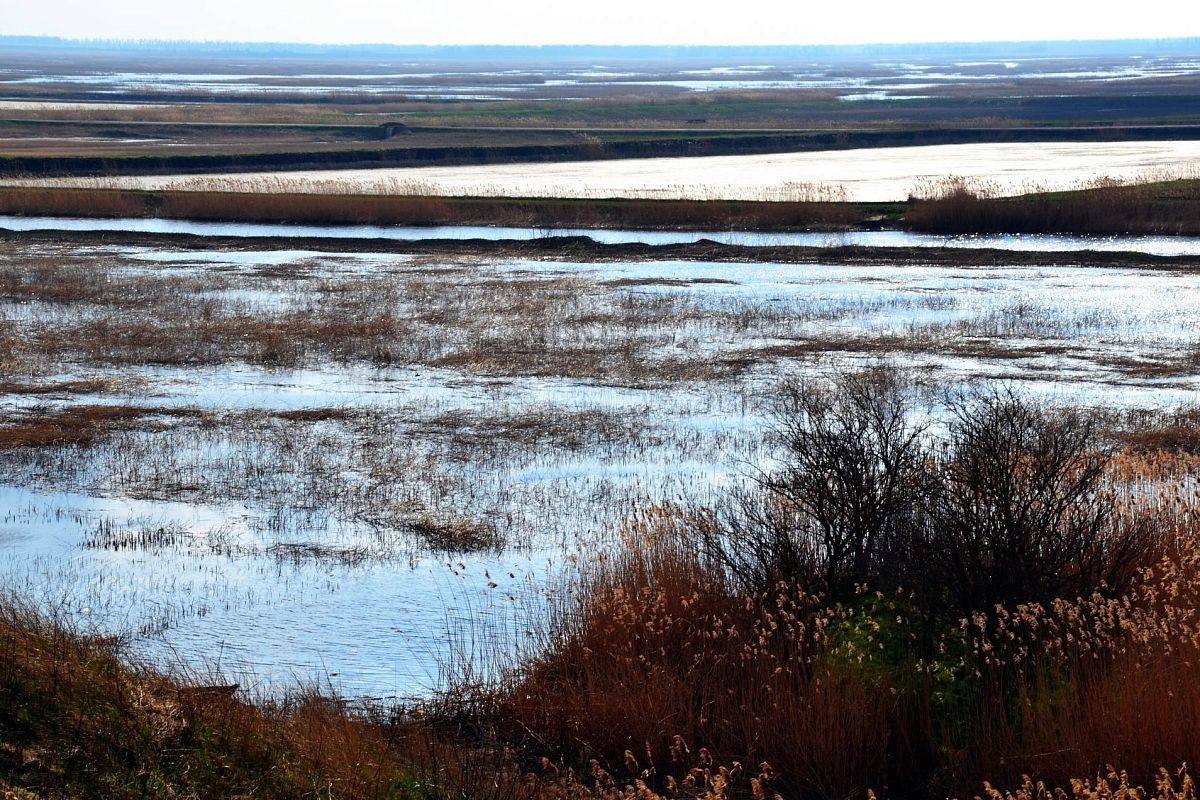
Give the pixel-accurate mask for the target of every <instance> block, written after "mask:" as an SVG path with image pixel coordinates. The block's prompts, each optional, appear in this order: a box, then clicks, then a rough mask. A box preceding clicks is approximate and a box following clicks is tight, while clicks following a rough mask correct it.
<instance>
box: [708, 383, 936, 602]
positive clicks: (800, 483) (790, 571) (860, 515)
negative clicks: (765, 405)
mask: <svg viewBox="0 0 1200 800" xmlns="http://www.w3.org/2000/svg"><path fill="white" fill-rule="evenodd" d="M913 406H914V403H913V387H912V385H911V383H910V382H908V381H907V380H906V379H905V378H904V377H902V376H901V375H900V374H899V373H897V372H896V371H895V370H892V369H888V368H886V367H876V368H872V369H868V370H866V371H863V372H856V373H851V374H849V375H846V376H843V377H841V378H839V379H838V380H836V381H834V382H833V383H832V384H828V383H826V384H822V383H818V382H815V381H807V380H806V381H793V382H789V383H787V384H785V385H784V386H783V389H782V392H781V397H780V399H779V402H778V406H777V408H776V412H775V421H776V423H775V431H774V433H775V435H776V436H777V437H778V439H779V440H780V444H781V445H782V448H783V451H784V452H783V465H782V466H781V467H780V468H779V469H777V470H775V471H774V472H770V473H765V474H761V475H759V476H757V477H756V479H755V482H756V484H757V486H756V488H757V490H758V494H757V495H755V496H744V497H742V498H740V500H739V503H738V507H739V512H740V513H738V514H737V515H736V516H735V517H734V519H733V521H732V524H731V527H730V529H729V530H728V531H725V532H723V533H721V534H720V535H719V538H718V539H711V538H710V541H708V542H707V543H706V550H707V551H708V552H710V553H713V554H715V555H716V556H717V557H718V558H719V559H720V560H721V561H723V562H724V563H725V564H726V565H728V566H729V567H730V568H731V571H732V573H733V574H734V575H735V576H736V577H737V579H738V581H739V582H740V583H741V584H743V585H744V586H746V588H751V589H757V590H761V589H763V588H766V587H769V586H773V585H775V584H776V583H778V582H779V581H785V582H788V583H793V584H794V583H797V582H799V583H802V584H808V583H810V582H812V581H813V580H816V581H817V582H819V583H820V584H821V585H823V586H824V587H826V588H827V589H835V588H837V587H839V586H842V587H845V586H848V585H850V584H853V583H854V582H859V581H871V580H874V579H876V578H879V577H881V576H882V575H884V574H886V573H887V572H888V571H889V569H891V567H889V565H887V564H886V563H885V560H886V559H885V558H884V556H885V554H886V553H887V552H888V551H889V550H890V549H892V548H893V547H894V546H895V545H894V543H893V540H895V539H896V538H897V537H898V536H900V535H901V534H902V531H903V530H905V529H906V528H908V527H909V526H911V524H912V516H913V509H914V508H915V504H916V501H917V498H918V494H919V493H920V491H921V488H922V484H923V475H922V470H923V461H924V446H925V445H924V430H925V429H924V427H923V426H922V425H920V424H917V423H914V422H913V421H912V418H913V415H912V411H913Z"/></svg>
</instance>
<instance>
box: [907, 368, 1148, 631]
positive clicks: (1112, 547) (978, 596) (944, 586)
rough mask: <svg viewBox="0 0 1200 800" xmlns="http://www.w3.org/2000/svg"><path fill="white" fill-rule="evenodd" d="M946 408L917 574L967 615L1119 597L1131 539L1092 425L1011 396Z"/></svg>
mask: <svg viewBox="0 0 1200 800" xmlns="http://www.w3.org/2000/svg"><path fill="white" fill-rule="evenodd" d="M949 410H950V414H951V421H950V431H949V436H948V438H947V440H946V441H945V443H944V444H943V447H942V452H941V453H940V454H938V455H937V456H936V457H935V458H933V459H931V460H930V466H929V471H930V476H929V477H930V478H931V480H929V481H928V489H927V493H926V494H925V495H924V497H923V500H922V504H921V505H922V511H923V517H924V519H923V521H922V525H921V526H920V527H919V528H918V529H917V530H916V531H915V533H916V536H915V537H914V541H913V542H912V544H911V545H910V550H909V554H910V555H911V557H912V570H913V572H914V576H915V577H921V576H923V577H924V580H925V583H926V585H927V586H929V587H930V589H931V590H934V589H940V590H941V591H945V592H948V593H950V594H951V595H953V597H954V599H955V600H956V602H957V605H958V608H959V609H960V610H962V612H963V613H969V612H971V611H974V610H979V609H992V608H995V607H996V606H997V605H998V604H1010V603H1028V602H1036V603H1047V604H1048V603H1050V602H1052V601H1053V600H1054V599H1055V598H1058V597H1077V596H1083V597H1086V596H1090V595H1091V594H1092V593H1093V592H1094V591H1096V590H1098V589H1100V588H1102V587H1105V586H1108V587H1110V588H1112V589H1113V590H1118V591H1119V589H1120V588H1121V585H1122V584H1123V583H1124V581H1125V580H1126V579H1127V577H1128V575H1129V572H1130V567H1131V565H1132V563H1133V561H1134V558H1135V556H1136V553H1135V552H1134V544H1135V542H1136V537H1133V536H1126V535H1125V534H1126V533H1128V532H1129V531H1127V530H1123V529H1122V528H1121V527H1120V526H1119V525H1118V524H1117V514H1116V507H1115V498H1114V496H1113V494H1112V493H1111V492H1110V491H1108V488H1107V486H1106V483H1105V472H1106V468H1107V465H1108V461H1109V458H1110V456H1111V452H1110V451H1109V449H1108V448H1107V447H1105V446H1104V445H1103V444H1102V442H1101V440H1100V436H1099V426H1098V420H1097V417H1096V416H1095V415H1093V414H1088V413H1084V412H1078V411H1071V410H1057V411H1051V410H1049V409H1047V408H1045V407H1043V406H1042V405H1040V404H1039V403H1037V402H1035V401H1032V400H1029V399H1026V398H1021V397H1018V396H1017V395H1016V394H1014V393H1012V392H1011V391H990V392H985V393H981V394H968V395H965V396H960V397H958V398H955V399H953V400H951V402H950V403H949Z"/></svg>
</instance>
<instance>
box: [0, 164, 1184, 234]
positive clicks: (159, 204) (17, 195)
mask: <svg viewBox="0 0 1200 800" xmlns="http://www.w3.org/2000/svg"><path fill="white" fill-rule="evenodd" d="M399 188H400V189H401V190H403V191H399V192H398V193H396V194H387V195H382V194H339V193H337V192H336V191H334V192H328V193H326V192H312V193H302V192H295V191H286V190H284V191H274V190H271V191H267V190H264V191H232V190H227V189H225V188H223V187H220V186H218V187H215V188H214V189H212V190H203V191H170V190H168V191H127V190H120V189H108V188H57V187H55V188H41V187H39V188H22V187H0V214H13V215H20V216H79V217H109V218H117V217H132V218H163V219H181V220H197V221H213V222H264V223H309V224H331V225H506V226H522V227H546V228H570V227H578V228H634V229H637V228H642V229H678V230H729V229H735V230H750V231H754V230H758V231H791V230H852V229H870V228H880V227H894V228H903V229H908V230H913V231H920V232H928V233H937V234H947V235H953V234H967V233H1072V234H1096V235H1122V234H1171V235H1190V236H1195V235H1200V180H1197V179H1194V178H1193V179H1182V180H1166V181H1156V182H1150V183H1141V184H1134V185H1125V184H1121V183H1118V182H1116V181H1103V180H1102V181H1098V182H1096V183H1095V184H1094V185H1091V186H1089V187H1087V188H1081V189H1078V190H1075V191H1061V192H1031V193H1028V194H1023V195H1019V196H1016V197H997V196H995V192H994V190H993V189H991V188H990V187H988V186H983V185H979V184H976V183H973V182H971V181H967V180H963V179H957V178H950V179H946V180H944V181H939V182H935V183H932V184H931V185H930V186H928V187H926V190H925V191H923V192H921V193H920V196H916V197H911V198H910V199H909V200H908V201H907V202H903V203H851V202H842V201H839V200H838V195H839V191H838V190H837V188H836V187H823V186H806V185H797V186H794V187H791V188H790V189H789V190H788V194H789V196H792V197H795V198H797V199H794V200H779V199H769V200H761V201H734V200H649V199H609V200H578V199H558V198H550V199H547V198H496V197H438V196H424V195H421V194H419V189H420V187H419V186H414V187H408V186H400V187H399ZM843 196H844V195H843Z"/></svg>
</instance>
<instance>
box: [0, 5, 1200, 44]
mask: <svg viewBox="0 0 1200 800" xmlns="http://www.w3.org/2000/svg"><path fill="white" fill-rule="evenodd" d="M0 33H4V34H13V35H17V34H50V35H57V36H67V37H75V38H104V39H109V38H119V39H128V38H133V39H204V40H224V41H287V42H372V43H376V42H377V43H389V44H555V43H561V44H843V43H845V44H850V43H870V42H922V41H996V40H1010V39H1011V40H1021V39H1110V38H1165V37H1177V36H1200V13H1198V12H1197V11H1196V8H1195V6H1193V4H1192V2H1191V0H1171V1H1170V2H1168V0H1138V2H1136V3H1130V2H1128V0H1120V2H1117V1H1116V0H1113V1H1112V2H1109V0H1089V1H1087V2H1079V1H1077V0H1067V1H1065V2H1064V1H1063V0H1002V2H971V0H906V2H899V0H857V1H854V0H820V2H811V1H810V2H806V1H805V0H735V1H734V2H730V0H720V2H715V1H714V0H582V2H581V1H580V0H509V2H490V0H389V1H388V2H381V1H379V0H288V1H287V2H267V1H266V0H166V1H165V2H164V0H108V1H107V2H106V1H105V0H0Z"/></svg>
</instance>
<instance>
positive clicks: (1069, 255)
mask: <svg viewBox="0 0 1200 800" xmlns="http://www.w3.org/2000/svg"><path fill="white" fill-rule="evenodd" d="M9 242H14V243H20V242H37V243H45V244H55V243H64V242H71V243H84V244H101V245H126V246H186V247H187V248H188V249H192V250H240V251H256V250H311V251H314V252H323V253H344V252H362V253H382V254H389V253H391V254H396V255H445V256H457V257H492V258H531V257H536V258H543V259H549V260H576V259H587V260H594V261H596V262H597V263H604V262H622V261H676V260H679V261H710V262H718V263H728V264H744V263H756V262H772V263H780V264H842V265H849V264H854V265H867V266H869V265H878V266H913V265H917V264H921V265H930V266H961V267H989V266H1012V267H1022V266H1074V267H1122V268H1129V269H1146V270H1200V255H1171V256H1159V255H1150V254H1147V253H1137V252H1129V251H1112V252H1109V251H1094V250H1060V251H1032V250H1003V249H989V248H959V247H877V246H858V245H845V246H834V247H801V246H789V245H779V246H774V245H773V246H755V245H734V244H722V243H720V242H714V241H711V240H704V239H702V240H700V241H696V242H690V243H683V244H644V243H629V244H604V243H601V242H597V241H595V240H593V239H591V238H589V237H586V236H555V237H549V238H544V239H529V240H518V239H495V240H490V239H421V240H396V239H370V238H362V239H360V238H327V237H326V238H321V237H304V236H295V237H291V236H208V235H200V234H191V233H135V232H128V231H68V230H38V231H6V230H0V243H9Z"/></svg>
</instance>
